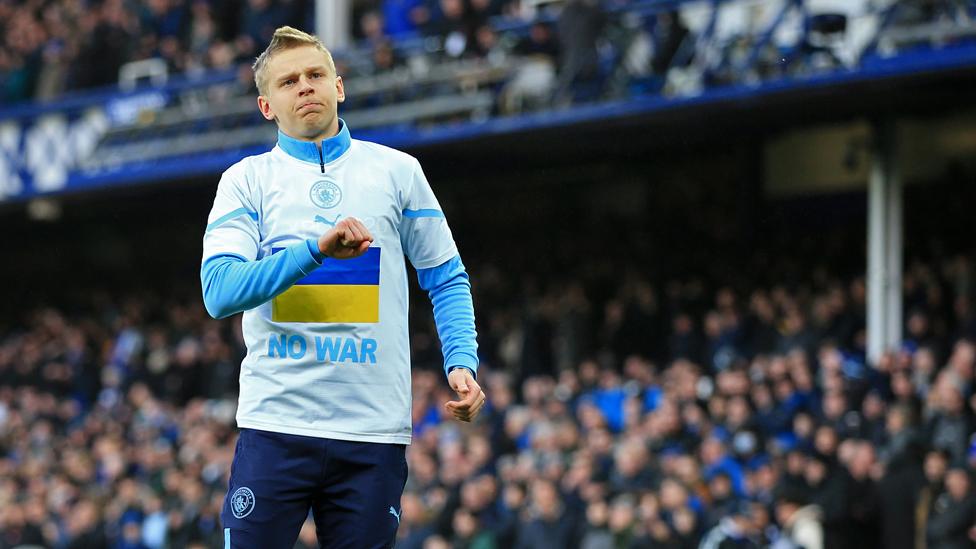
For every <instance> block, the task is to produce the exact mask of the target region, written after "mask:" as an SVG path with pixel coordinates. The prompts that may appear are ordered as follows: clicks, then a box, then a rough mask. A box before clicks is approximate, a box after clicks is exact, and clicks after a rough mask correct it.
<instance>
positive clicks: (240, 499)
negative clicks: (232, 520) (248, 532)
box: [230, 486, 254, 519]
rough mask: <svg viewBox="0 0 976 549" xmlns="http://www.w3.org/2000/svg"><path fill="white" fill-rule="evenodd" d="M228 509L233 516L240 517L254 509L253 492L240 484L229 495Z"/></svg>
mask: <svg viewBox="0 0 976 549" xmlns="http://www.w3.org/2000/svg"><path fill="white" fill-rule="evenodd" d="M230 510H231V511H232V512H233V513H234V516H235V517H237V518H239V519H242V518H244V517H246V516H248V515H250V514H251V511H253V510H254V492H252V491H251V489H250V488H248V487H247V486H241V487H240V488H238V489H237V490H236V491H234V495H233V496H231V497H230Z"/></svg>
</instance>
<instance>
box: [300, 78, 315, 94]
mask: <svg viewBox="0 0 976 549" xmlns="http://www.w3.org/2000/svg"><path fill="white" fill-rule="evenodd" d="M312 91H313V90H312V83H311V82H310V81H309V79H308V77H306V76H305V75H304V74H303V75H301V76H300V77H299V78H298V95H308V94H309V93H312Z"/></svg>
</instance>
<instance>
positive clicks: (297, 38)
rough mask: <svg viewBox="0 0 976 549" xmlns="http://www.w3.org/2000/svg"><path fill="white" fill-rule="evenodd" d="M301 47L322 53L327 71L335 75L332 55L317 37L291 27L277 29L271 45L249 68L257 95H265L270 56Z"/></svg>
mask: <svg viewBox="0 0 976 549" xmlns="http://www.w3.org/2000/svg"><path fill="white" fill-rule="evenodd" d="M301 46H312V47H313V48H315V49H317V50H319V51H320V52H322V53H324V54H325V58H326V60H327V64H328V66H329V69H330V70H331V71H332V74H333V75H335V73H336V70H335V61H333V60H332V54H331V53H330V52H329V49H328V48H326V47H325V44H323V43H322V41H321V40H319V39H318V37H317V36H314V35H311V34H308V33H307V32H303V31H300V30H298V29H296V28H292V27H287V26H286V27H278V28H277V29H276V30H275V32H274V36H272V37H271V43H270V44H268V47H267V48H265V50H264V51H263V52H261V55H259V56H258V58H257V59H256V60H255V61H254V65H253V66H252V67H251V68H253V69H254V83H255V84H257V86H258V93H260V94H261V95H267V91H268V89H267V86H268V75H267V74H265V72H266V71H267V68H268V63H269V62H270V61H271V56H272V55H274V54H276V53H278V52H279V51H282V50H288V49H291V48H298V47H301Z"/></svg>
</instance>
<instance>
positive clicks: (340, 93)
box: [336, 76, 346, 103]
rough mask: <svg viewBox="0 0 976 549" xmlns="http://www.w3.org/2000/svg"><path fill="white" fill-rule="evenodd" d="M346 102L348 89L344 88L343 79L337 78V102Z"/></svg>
mask: <svg viewBox="0 0 976 549" xmlns="http://www.w3.org/2000/svg"><path fill="white" fill-rule="evenodd" d="M345 100H346V89H345V88H344V87H343V86H342V77H341V76H336V101H338V102H339V103H342V102H343V101H345Z"/></svg>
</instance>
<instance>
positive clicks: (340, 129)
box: [278, 119, 351, 173]
mask: <svg viewBox="0 0 976 549" xmlns="http://www.w3.org/2000/svg"><path fill="white" fill-rule="evenodd" d="M350 143H351V138H350V137H349V129H348V128H347V127H346V124H345V122H343V121H342V119H337V120H336V128H335V131H333V132H331V133H330V132H324V133H323V134H322V135H320V136H317V137H314V138H300V137H292V136H290V135H288V134H286V133H285V132H284V131H282V130H280V129H279V130H278V147H279V148H281V150H283V151H284V152H285V153H287V154H288V155H289V156H292V157H294V158H297V159H299V160H304V161H306V162H314V163H316V164H319V166H321V168H322V172H323V173H324V172H325V165H326V164H327V163H329V162H332V161H333V160H336V159H337V158H339V157H340V156H342V155H343V154H344V153H345V152H346V151H347V150H349V145H350Z"/></svg>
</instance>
